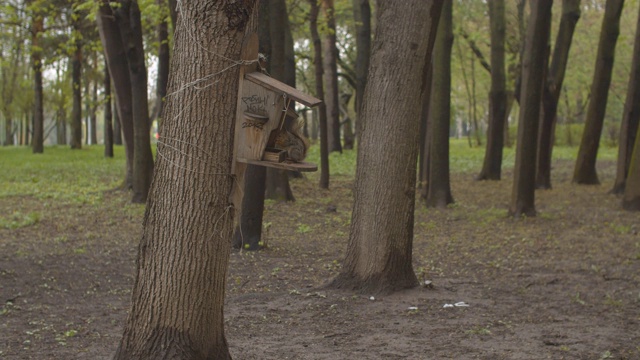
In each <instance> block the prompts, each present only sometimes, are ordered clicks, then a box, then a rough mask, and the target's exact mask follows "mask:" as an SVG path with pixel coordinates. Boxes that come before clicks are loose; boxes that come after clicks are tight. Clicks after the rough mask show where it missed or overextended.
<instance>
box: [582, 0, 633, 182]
mask: <svg viewBox="0 0 640 360" xmlns="http://www.w3.org/2000/svg"><path fill="white" fill-rule="evenodd" d="M623 5H624V0H607V2H606V3H605V13H604V19H603V20H602V29H601V30H600V41H599V43H598V55H597V58H596V67H595V70H594V73H593V82H592V83H591V99H590V101H589V106H588V108H587V117H586V120H585V127H584V132H583V133H582V141H581V142H580V150H579V151H578V159H577V160H576V167H575V170H574V173H573V182H574V183H577V184H585V185H593V184H599V183H600V181H599V180H598V174H597V172H596V158H597V156H598V146H599V145H600V136H601V135H602V127H603V123H604V115H605V111H606V105H607V97H608V96H609V85H610V84H611V76H612V70H613V62H614V58H615V49H616V42H617V40H618V35H619V34H620V15H621V14H622V7H623Z"/></svg>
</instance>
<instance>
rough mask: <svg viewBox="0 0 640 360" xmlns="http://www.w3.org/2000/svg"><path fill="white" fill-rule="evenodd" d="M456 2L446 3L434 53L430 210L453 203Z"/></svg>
mask: <svg viewBox="0 0 640 360" xmlns="http://www.w3.org/2000/svg"><path fill="white" fill-rule="evenodd" d="M452 18H453V2H452V1H445V2H444V5H443V7H442V14H441V15H440V21H439V24H438V30H437V35H436V40H435V45H434V50H433V76H432V83H431V94H430V105H429V122H430V127H429V134H428V136H429V137H430V139H431V142H430V145H429V181H428V184H427V186H428V189H429V191H428V193H427V199H426V205H427V207H437V208H444V207H446V206H447V205H448V204H451V203H453V196H451V183H450V181H449V124H450V121H451V48H452V46H453V24H452Z"/></svg>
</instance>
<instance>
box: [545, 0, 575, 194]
mask: <svg viewBox="0 0 640 360" xmlns="http://www.w3.org/2000/svg"><path fill="white" fill-rule="evenodd" d="M578 19H580V0H563V1H562V18H561V19H560V28H559V29H558V35H557V36H556V42H555V45H554V48H553V55H552V58H551V65H550V66H549V69H548V70H547V76H546V78H545V82H544V85H543V88H542V113H541V114H540V129H539V131H540V132H539V134H538V155H537V158H536V159H537V161H536V167H537V168H536V188H538V189H551V153H552V151H553V132H554V129H555V124H556V117H557V109H558V100H559V99H560V91H561V90H562V83H563V81H564V74H565V70H566V68H567V62H568V60H569V49H570V48H571V41H572V39H573V32H574V30H575V28H576V24H577V23H578Z"/></svg>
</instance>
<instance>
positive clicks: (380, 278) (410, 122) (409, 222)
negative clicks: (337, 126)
mask: <svg viewBox="0 0 640 360" xmlns="http://www.w3.org/2000/svg"><path fill="white" fill-rule="evenodd" d="M443 2H444V1H430V2H428V3H424V2H423V1H421V0H404V1H398V2H393V3H391V2H388V1H383V0H380V1H378V3H377V9H376V10H377V11H376V15H377V22H376V24H377V26H376V34H375V38H374V44H373V47H372V48H373V53H372V56H371V67H370V68H369V77H368V79H367V89H366V90H365V94H364V99H363V107H362V116H363V117H364V119H365V120H364V126H363V128H362V134H361V143H360V146H359V147H358V163H357V164H358V165H357V170H356V184H355V186H354V195H355V201H354V207H353V214H352V218H351V233H350V236H349V243H348V245H347V255H346V258H345V261H344V266H343V270H342V272H341V273H340V274H339V275H338V277H337V278H336V279H335V280H334V281H333V286H335V287H338V288H348V289H357V290H359V291H362V292H367V293H372V292H373V293H377V292H392V291H395V290H400V289H405V288H411V287H414V286H416V285H417V284H418V281H417V279H416V276H415V274H414V272H413V268H412V265H411V251H412V239H413V221H414V219H413V213H414V207H415V185H416V164H417V160H418V146H417V145H418V141H419V130H420V120H419V119H420V111H421V106H420V105H421V104H420V100H421V94H422V93H423V91H424V86H425V84H422V82H421V81H415V79H416V77H418V78H419V77H420V76H422V75H423V73H424V68H425V66H426V64H427V59H428V58H430V57H431V53H432V49H433V42H434V38H435V33H436V29H437V23H438V17H439V15H440V9H441V8H442V5H443ZM393 63H401V64H402V66H389V64H393ZM390 88H392V89H394V91H388V89H390ZM400 100H401V101H400ZM389 149H393V151H389Z"/></svg>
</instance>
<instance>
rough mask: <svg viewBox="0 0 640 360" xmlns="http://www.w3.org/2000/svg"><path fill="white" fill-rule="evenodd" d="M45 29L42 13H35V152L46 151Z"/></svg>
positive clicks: (33, 26)
mask: <svg viewBox="0 0 640 360" xmlns="http://www.w3.org/2000/svg"><path fill="white" fill-rule="evenodd" d="M43 30H44V20H43V17H42V15H40V14H34V18H33V23H32V29H31V32H32V35H33V37H32V46H31V48H32V49H31V67H32V68H33V92H34V98H33V138H32V140H31V147H32V151H33V153H34V154H42V153H43V152H44V93H43V91H42V49H40V46H41V45H40V33H42V32H43Z"/></svg>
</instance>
